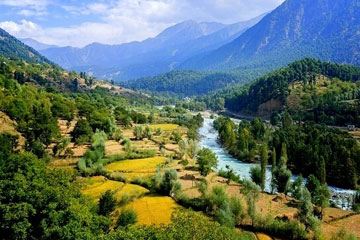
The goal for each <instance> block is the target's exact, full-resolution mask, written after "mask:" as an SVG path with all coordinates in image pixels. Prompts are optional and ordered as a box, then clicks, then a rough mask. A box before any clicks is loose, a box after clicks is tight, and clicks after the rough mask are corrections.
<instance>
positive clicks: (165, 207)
mask: <svg viewBox="0 0 360 240" xmlns="http://www.w3.org/2000/svg"><path fill="white" fill-rule="evenodd" d="M177 207H179V205H177V204H176V202H175V201H174V200H173V199H172V198H170V197H164V196H158V195H151V196H145V197H143V198H141V199H138V200H136V201H134V202H131V203H129V204H128V205H126V208H132V209H134V210H135V211H136V213H137V214H138V222H137V224H138V225H151V224H156V225H160V224H169V223H170V222H171V214H172V213H173V211H174V210H175V208H177Z"/></svg>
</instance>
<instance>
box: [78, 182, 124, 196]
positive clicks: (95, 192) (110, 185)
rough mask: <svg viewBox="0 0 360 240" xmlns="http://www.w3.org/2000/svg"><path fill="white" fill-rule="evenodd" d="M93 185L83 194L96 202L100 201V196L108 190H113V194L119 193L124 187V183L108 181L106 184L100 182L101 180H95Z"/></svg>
mask: <svg viewBox="0 0 360 240" xmlns="http://www.w3.org/2000/svg"><path fill="white" fill-rule="evenodd" d="M93 181H94V182H93V184H92V185H88V187H86V188H85V189H84V190H83V193H84V194H85V195H88V196H91V197H93V198H94V199H95V200H96V201H98V200H99V198H100V196H101V195H102V194H103V193H105V192H106V191H107V190H111V191H112V192H117V191H120V190H121V189H122V188H123V187H124V185H125V184H124V183H122V182H116V181H111V180H107V181H104V182H102V183H101V182H100V181H101V180H100V179H99V180H96V179H95V180H93Z"/></svg>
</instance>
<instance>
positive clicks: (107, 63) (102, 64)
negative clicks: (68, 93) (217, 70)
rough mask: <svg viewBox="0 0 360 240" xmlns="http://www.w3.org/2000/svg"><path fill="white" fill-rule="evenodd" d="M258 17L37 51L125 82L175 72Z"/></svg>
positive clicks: (183, 25)
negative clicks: (146, 36) (124, 40)
mask: <svg viewBox="0 0 360 240" xmlns="http://www.w3.org/2000/svg"><path fill="white" fill-rule="evenodd" d="M262 17H263V15H261V16H259V17H257V18H254V19H251V20H249V21H245V22H239V23H235V24H229V25H224V24H220V23H206V22H204V23H198V22H195V21H192V20H189V21H185V22H182V23H179V24H176V25H174V26H171V27H169V28H167V29H165V30H164V31H163V32H161V33H160V34H159V35H158V36H156V37H154V38H149V39H146V40H144V41H142V42H130V43H125V44H120V45H106V44H100V43H93V44H90V45H88V46H85V47H83V48H74V47H62V48H48V49H45V50H40V52H41V53H42V54H43V55H44V56H46V57H48V58H49V59H51V60H52V61H54V62H56V63H57V64H59V65H60V66H62V67H64V68H66V69H73V70H76V71H82V72H87V73H92V74H94V76H96V77H99V78H103V79H113V80H115V81H122V80H129V79H134V78H140V77H145V76H152V75H156V74H159V73H164V72H168V71H171V70H175V69H176V68H177V65H178V64H179V63H181V62H183V61H185V60H186V59H188V58H190V57H193V56H194V55H197V54H201V53H203V52H207V51H211V50H215V49H217V48H219V47H220V46H222V45H224V44H226V43H229V42H231V41H232V40H234V39H235V38H237V37H238V36H239V35H240V34H241V33H243V32H244V31H245V30H246V29H248V28H249V27H251V26H253V25H254V24H256V23H257V22H258V21H259V20H260V19H261V18H262Z"/></svg>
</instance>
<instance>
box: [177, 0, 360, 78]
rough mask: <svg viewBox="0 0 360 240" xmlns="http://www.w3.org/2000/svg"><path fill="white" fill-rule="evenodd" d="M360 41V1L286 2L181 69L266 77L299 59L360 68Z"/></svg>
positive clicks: (304, 0)
mask: <svg viewBox="0 0 360 240" xmlns="http://www.w3.org/2000/svg"><path fill="white" fill-rule="evenodd" d="M359 41H360V5H359V2H358V0H287V1H285V2H284V3H283V4H282V5H280V6H279V7H278V8H277V9H275V10H274V11H273V12H271V13H269V14H268V15H267V16H265V17H264V18H263V19H262V20H261V21H260V22H259V23H258V24H256V25H255V26H253V27H252V28H250V29H248V30H247V31H246V32H245V33H243V34H242V35H241V36H240V37H238V38H237V39H235V40H234V41H232V42H231V43H229V44H226V45H224V46H222V47H221V48H219V49H217V50H215V51H212V52H208V53H205V54H202V55H198V56H196V57H194V58H192V59H190V60H188V61H186V62H184V63H182V64H181V66H180V68H181V69H212V70H214V69H217V70H219V69H233V68H236V69H249V68H253V67H261V68H264V69H266V70H267V71H269V70H272V69H276V68H278V67H280V66H284V65H286V64H288V63H290V62H292V61H294V60H296V59H300V58H303V57H314V58H318V59H322V60H330V61H334V62H338V63H349V64H356V65H359V64H360V45H359Z"/></svg>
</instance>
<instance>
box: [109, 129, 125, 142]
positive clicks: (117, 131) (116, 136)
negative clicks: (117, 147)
mask: <svg viewBox="0 0 360 240" xmlns="http://www.w3.org/2000/svg"><path fill="white" fill-rule="evenodd" d="M112 138H113V139H114V140H115V141H117V142H120V141H121V140H123V139H124V135H123V132H122V131H121V129H120V128H116V129H115V131H114V134H113V135H112Z"/></svg>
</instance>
